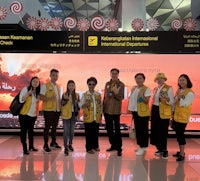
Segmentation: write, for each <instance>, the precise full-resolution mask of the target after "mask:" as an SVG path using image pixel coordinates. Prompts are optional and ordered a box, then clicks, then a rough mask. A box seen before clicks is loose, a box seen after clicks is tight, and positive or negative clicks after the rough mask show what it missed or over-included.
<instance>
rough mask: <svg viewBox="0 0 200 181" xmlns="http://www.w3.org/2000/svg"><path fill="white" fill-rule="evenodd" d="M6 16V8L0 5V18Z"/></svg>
mask: <svg viewBox="0 0 200 181" xmlns="http://www.w3.org/2000/svg"><path fill="white" fill-rule="evenodd" d="M6 16H7V10H6V9H5V8H4V7H1V6H0V20H4V19H5V18H6Z"/></svg>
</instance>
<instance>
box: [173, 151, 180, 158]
mask: <svg viewBox="0 0 200 181" xmlns="http://www.w3.org/2000/svg"><path fill="white" fill-rule="evenodd" d="M179 155H180V151H177V152H176V154H173V155H172V156H173V157H179Z"/></svg>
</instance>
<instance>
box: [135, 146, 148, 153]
mask: <svg viewBox="0 0 200 181" xmlns="http://www.w3.org/2000/svg"><path fill="white" fill-rule="evenodd" d="M139 149H141V147H138V148H137V149H135V152H137V151H138V150H139ZM142 149H143V150H144V152H146V151H147V148H146V147H144V148H142Z"/></svg>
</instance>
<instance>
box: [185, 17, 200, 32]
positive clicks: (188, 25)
mask: <svg viewBox="0 0 200 181" xmlns="http://www.w3.org/2000/svg"><path fill="white" fill-rule="evenodd" d="M183 27H184V29H185V30H186V31H195V29H196V27H197V22H196V21H195V20H194V19H192V18H188V19H186V20H185V22H184V24H183Z"/></svg>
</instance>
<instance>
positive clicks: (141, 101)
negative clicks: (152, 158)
mask: <svg viewBox="0 0 200 181" xmlns="http://www.w3.org/2000/svg"><path fill="white" fill-rule="evenodd" d="M135 81H136V84H137V85H136V86H134V87H133V88H132V90H131V95H130V97H129V104H128V110H129V111H131V112H132V115H133V120H134V125H135V131H136V140H137V144H138V145H139V148H138V149H137V150H136V155H143V154H144V152H145V151H146V148H147V147H148V125H149V116H150V110H149V99H150V97H151V91H150V89H149V88H148V87H146V86H145V85H144V81H145V75H144V74H143V73H137V74H136V75H135Z"/></svg>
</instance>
